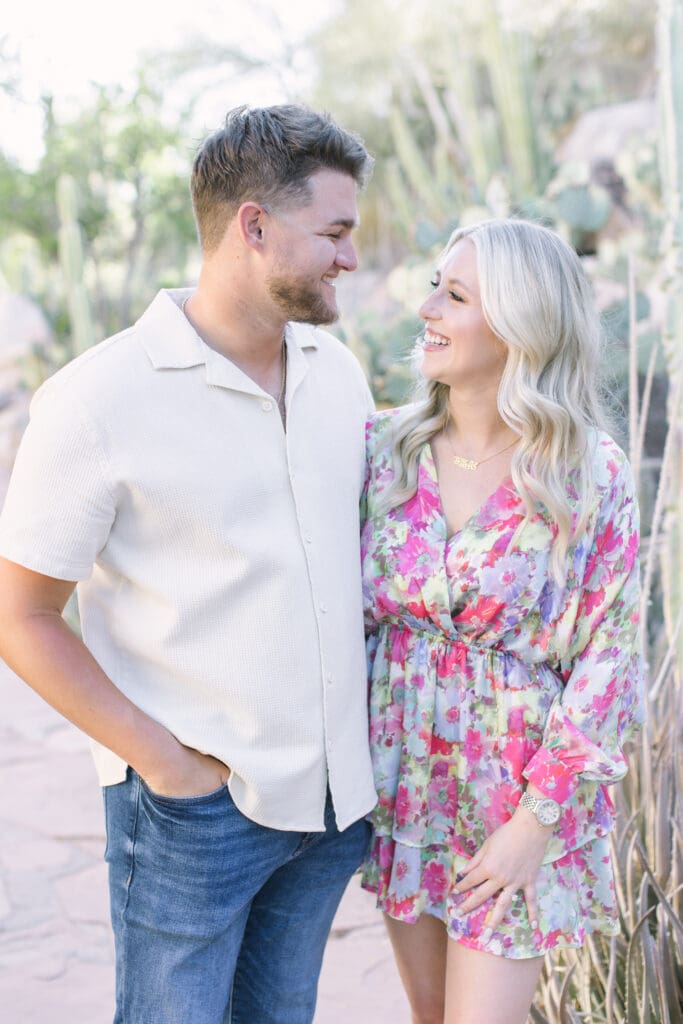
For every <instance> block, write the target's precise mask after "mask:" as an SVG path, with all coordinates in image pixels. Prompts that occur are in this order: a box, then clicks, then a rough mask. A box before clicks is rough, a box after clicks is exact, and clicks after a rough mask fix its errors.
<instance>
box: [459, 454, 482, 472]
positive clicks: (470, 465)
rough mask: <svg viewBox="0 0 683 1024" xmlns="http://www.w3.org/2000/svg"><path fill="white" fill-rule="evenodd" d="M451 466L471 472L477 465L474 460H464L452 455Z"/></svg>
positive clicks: (460, 456)
mask: <svg viewBox="0 0 683 1024" xmlns="http://www.w3.org/2000/svg"><path fill="white" fill-rule="evenodd" d="M453 465H455V466H458V467H459V468H460V469H469V470H470V472H471V471H472V470H474V469H476V468H477V466H478V465H479V463H478V462H475V461H474V459H464V458H463V457H462V455H454V456H453Z"/></svg>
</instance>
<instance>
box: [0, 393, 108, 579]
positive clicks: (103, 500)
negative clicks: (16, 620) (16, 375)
mask: <svg viewBox="0 0 683 1024" xmlns="http://www.w3.org/2000/svg"><path fill="white" fill-rule="evenodd" d="M49 383H50V382H49V381H48V384H49ZM115 515H116V508H115V503H114V498H113V496H112V488H111V486H110V483H109V481H108V479H107V469H106V463H105V459H104V456H103V453H102V450H101V447H100V444H99V441H98V438H97V436H96V434H95V431H94V428H93V426H92V424H91V423H90V422H89V420H88V418H87V417H86V414H85V411H84V410H83V409H82V408H81V407H80V406H79V404H78V403H77V402H76V401H73V400H69V401H67V399H66V397H65V395H64V392H63V391H59V392H58V393H57V394H55V393H53V392H52V391H51V389H49V388H44V389H41V390H40V391H38V392H37V393H36V395H35V396H34V399H33V402H32V404H31V419H30V422H29V425H28V427H27V429H26V432H25V434H24V437H23V438H22V441H21V444H20V446H19V451H18V453H17V458H16V461H15V464H14V469H13V472H12V476H11V479H10V484H9V489H8V492H7V498H6V501H5V505H4V508H3V510H2V515H1V516H0V555H1V556H2V557H4V558H7V559H9V561H12V562H17V563H18V564H19V565H23V566H25V567H26V568H27V569H32V570H33V571H34V572H39V573H42V574H43V575H45V576H52V577H53V578H55V579H63V580H72V581H78V580H84V579H87V578H88V577H89V576H90V575H91V573H92V568H93V563H94V561H95V559H96V558H97V556H98V554H99V552H100V551H101V550H102V548H103V547H104V545H105V544H106V541H107V538H108V536H109V532H110V530H111V527H112V524H113V522H114V518H115Z"/></svg>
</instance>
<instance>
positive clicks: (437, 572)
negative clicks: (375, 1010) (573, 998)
mask: <svg viewBox="0 0 683 1024" xmlns="http://www.w3.org/2000/svg"><path fill="white" fill-rule="evenodd" d="M397 412H398V410H391V411H389V412H384V413H379V414H378V415H377V416H375V417H374V419H373V420H372V421H371V422H370V424H369V425H368V481H367V486H366V492H365V510H364V527H363V537H362V551H363V588H364V605H365V617H366V630H367V633H368V666H369V674H370V738H371V750H372V757H373V764H374V771H375V784H376V787H377V791H378V796H379V800H378V804H377V806H376V808H375V810H374V812H373V814H372V822H373V828H374V835H373V842H372V846H371V850H370V854H369V856H368V858H367V861H366V863H365V865H364V869H363V877H362V884H363V886H364V887H365V888H366V889H369V890H370V891H372V892H374V893H376V894H377V902H378V905H379V906H380V907H381V909H382V910H384V911H385V913H387V914H389V915H390V916H391V917H393V918H396V919H397V920H400V921H407V922H412V921H416V920H417V918H418V917H419V916H420V915H421V914H423V913H429V914H432V915H435V916H437V917H439V918H440V919H441V920H443V921H444V923H445V925H446V927H447V930H448V933H449V935H450V936H451V937H452V938H453V939H455V940H456V941H458V942H460V943H463V944H464V945H466V946H470V947H472V948H475V949H481V950H486V951H487V952H489V953H494V954H498V955H503V956H507V957H513V958H523V957H530V956H538V955H539V954H541V953H543V952H545V951H546V950H548V949H550V948H553V947H556V946H578V945H580V944H581V943H582V942H583V939H584V937H585V936H586V934H587V933H589V932H592V931H601V932H605V933H607V934H615V933H616V932H618V930H619V926H618V919H617V918H618V915H617V908H616V901H615V893H614V881H613V875H612V869H611V863H610V854H609V840H608V838H607V835H608V833H609V831H610V829H611V828H612V826H613V816H614V807H613V803H612V800H611V798H610V794H609V790H608V786H609V784H610V783H614V782H616V781H618V780H619V779H621V778H622V777H623V776H624V774H625V773H626V760H625V757H624V754H623V750H622V747H623V744H624V741H625V740H626V739H627V738H629V737H630V736H631V735H632V734H633V733H634V732H635V731H636V729H637V727H638V725H639V724H640V722H641V721H642V708H643V699H642V692H641V690H642V671H641V659H640V656H639V653H638V649H637V636H638V509H637V503H636V499H635V496H634V489H633V482H632V478H631V473H630V468H629V465H628V463H627V461H626V458H625V456H624V454H623V452H622V451H621V449H620V448H619V447H618V446H617V445H616V444H615V443H614V441H612V440H611V439H610V438H609V437H608V436H607V435H606V434H598V435H596V437H595V447H594V458H593V474H594V498H593V502H592V507H591V510H590V516H589V520H588V524H587V527H586V529H585V531H584V532H583V533H582V534H581V536H580V537H579V539H578V540H577V541H576V542H574V543H573V544H572V546H570V548H569V551H568V553H567V558H566V570H565V580H564V583H563V584H562V585H559V584H558V583H557V582H556V581H555V579H554V578H553V575H552V573H551V572H550V570H549V554H550V548H551V544H552V541H553V538H554V536H555V527H554V525H553V524H552V522H551V521H550V520H549V517H548V516H547V514H546V513H545V512H544V510H541V509H540V507H539V509H538V510H537V511H536V513H535V514H534V515H533V516H532V517H531V518H530V520H529V521H528V522H527V523H526V524H525V526H524V527H523V528H522V530H521V533H520V534H519V535H518V536H517V538H515V539H514V543H512V544H511V543H510V542H511V540H513V535H514V534H515V532H516V530H517V528H518V526H519V524H520V522H521V521H522V519H523V518H524V515H525V507H524V504H523V501H522V499H521V497H520V496H519V494H518V493H517V492H516V491H515V489H514V487H513V484H512V480H511V478H509V477H508V478H507V479H506V480H505V481H504V482H503V483H502V484H501V485H500V487H499V488H498V489H497V490H496V491H495V492H494V493H493V494H492V495H491V496H490V497H489V498H488V499H487V500H486V501H485V502H484V504H483V505H482V506H481V507H480V508H479V509H478V510H477V511H476V512H475V513H474V514H473V515H472V516H471V517H470V519H469V520H468V521H467V522H466V523H465V524H464V526H463V527H462V528H461V529H460V530H458V531H457V532H456V533H455V534H453V535H452V536H450V537H449V536H448V535H447V533H448V531H447V525H446V519H445V517H444V512H443V509H442V506H441V500H440V494H439V487H438V480H437V475H436V469H435V464H434V459H433V455H432V451H431V447H430V445H429V444H425V446H424V448H423V450H422V452H421V455H420V460H419V467H418V485H417V491H416V494H415V496H414V497H413V498H411V499H410V500H409V501H407V502H405V504H403V505H399V506H398V507H397V508H395V509H393V510H391V511H389V512H386V511H383V510H382V509H381V507H380V503H381V500H382V497H383V495H384V493H385V491H386V488H387V487H388V485H389V483H390V482H391V480H392V479H393V462H392V456H391V447H392V422H393V418H394V415H395V414H396V413H397ZM567 493H568V496H569V499H570V502H572V508H573V513H574V516H575V517H578V507H577V506H578V502H577V500H576V494H575V492H574V490H573V488H572V475H571V474H569V477H568V481H567ZM526 780H528V781H529V782H531V783H533V784H534V786H536V787H537V788H538V789H539V790H540V791H541V792H542V793H543V794H545V795H546V796H549V797H553V798H554V799H556V800H558V801H560V803H561V804H562V814H561V818H560V821H559V823H558V825H557V826H556V827H555V831H554V833H553V835H552V837H551V839H550V842H549V844H548V847H547V850H546V855H545V858H544V862H543V864H542V866H541V869H540V872H539V876H538V879H537V902H538V924H537V928H536V929H532V928H531V926H530V922H529V919H528V916H527V909H526V903H525V901H524V900H523V899H517V900H515V901H514V902H513V903H512V905H511V908H510V910H509V911H508V913H507V915H506V917H505V918H504V920H503V922H502V923H501V924H500V926H499V927H498V928H497V929H496V930H495V931H493V932H492V933H491V932H490V931H489V930H488V929H487V926H486V922H485V918H486V916H487V914H488V913H489V911H490V910H491V909H492V906H493V900H488V901H487V902H486V903H484V904H483V905H482V906H481V907H479V908H477V909H476V910H474V911H472V912H470V913H469V914H462V915H459V914H458V902H461V901H462V900H464V899H465V897H466V894H465V895H462V896H458V895H457V894H456V893H454V892H453V887H454V885H456V884H457V882H458V880H459V877H460V875H459V872H460V871H461V869H462V868H463V867H464V866H465V864H466V863H467V861H468V860H469V859H470V858H471V857H472V856H473V855H474V854H475V853H476V852H477V851H478V850H479V848H480V847H481V845H482V843H483V842H484V840H485V839H486V837H487V836H489V835H490V834H491V833H492V832H493V831H494V830H495V829H496V828H498V827H499V826H500V825H502V824H503V823H504V822H506V821H507V820H508V819H509V818H510V817H511V815H512V814H513V812H514V810H515V808H516V806H517V804H518V803H519V800H520V797H521V796H522V793H523V791H524V788H525V785H526Z"/></svg>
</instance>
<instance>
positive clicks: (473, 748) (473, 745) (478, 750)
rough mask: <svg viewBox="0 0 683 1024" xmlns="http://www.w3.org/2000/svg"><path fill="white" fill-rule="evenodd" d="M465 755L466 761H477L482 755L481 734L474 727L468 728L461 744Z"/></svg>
mask: <svg viewBox="0 0 683 1024" xmlns="http://www.w3.org/2000/svg"><path fill="white" fill-rule="evenodd" d="M463 748H464V753H465V757H466V758H467V760H468V761H470V762H472V761H479V760H480V759H481V755H482V750H483V748H482V744H481V736H480V734H479V733H478V732H477V730H476V729H468V730H467V734H466V736H465V743H464V744H463Z"/></svg>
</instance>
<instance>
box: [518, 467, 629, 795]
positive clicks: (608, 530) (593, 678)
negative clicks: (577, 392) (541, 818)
mask: <svg viewBox="0 0 683 1024" xmlns="http://www.w3.org/2000/svg"><path fill="white" fill-rule="evenodd" d="M638 527H639V523H638V506H637V500H636V496H635V491H634V486H633V480H632V477H631V472H630V467H629V465H628V463H627V462H626V461H625V460H624V462H623V464H622V465H621V467H620V469H619V471H618V473H617V474H616V475H615V477H614V480H613V481H612V484H611V486H610V487H609V488H608V489H607V493H606V495H605V498H604V500H603V502H602V505H601V508H600V509H599V512H598V515H597V520H596V527H595V532H594V534H593V542H592V548H591V550H590V551H589V553H588V558H587V561H586V568H585V573H584V577H583V582H582V587H581V592H580V596H579V602H578V608H577V617H576V622H575V627H574V633H573V637H572V641H571V644H570V649H569V651H568V656H567V659H566V662H565V666H566V667H565V668H564V669H563V671H562V676H563V681H564V683H565V685H564V689H563V692H562V693H561V694H560V695H559V696H558V697H557V698H556V699H555V702H554V704H553V706H552V707H551V709H550V714H549V717H548V721H547V723H546V727H545V731H544V737H543V743H542V745H541V747H540V748H539V749H538V751H537V752H536V753H535V755H534V756H533V757H532V758H531V760H530V761H529V763H528V764H527V766H526V768H525V769H524V775H525V776H526V778H527V779H528V780H529V782H531V783H532V784H533V785H534V786H536V787H537V788H538V789H539V790H540V791H541V792H542V793H543V794H545V795H546V796H548V797H552V798H553V799H555V800H558V801H559V802H560V803H562V802H563V801H564V800H566V799H568V798H569V797H570V796H571V795H572V794H573V793H574V792H575V790H576V788H577V786H578V785H579V782H580V781H581V778H583V779H589V780H591V781H594V782H600V783H613V782H617V781H618V780H619V779H621V778H623V777H624V775H625V774H626V770H627V762H626V758H625V756H624V753H623V745H624V743H625V741H626V740H627V739H629V738H630V737H631V736H633V735H634V734H635V733H636V732H637V730H638V728H639V726H640V724H642V721H643V706H644V700H643V667H642V657H641V653H640V649H639V629H638V620H639V614H638V612H639V561H638Z"/></svg>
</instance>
